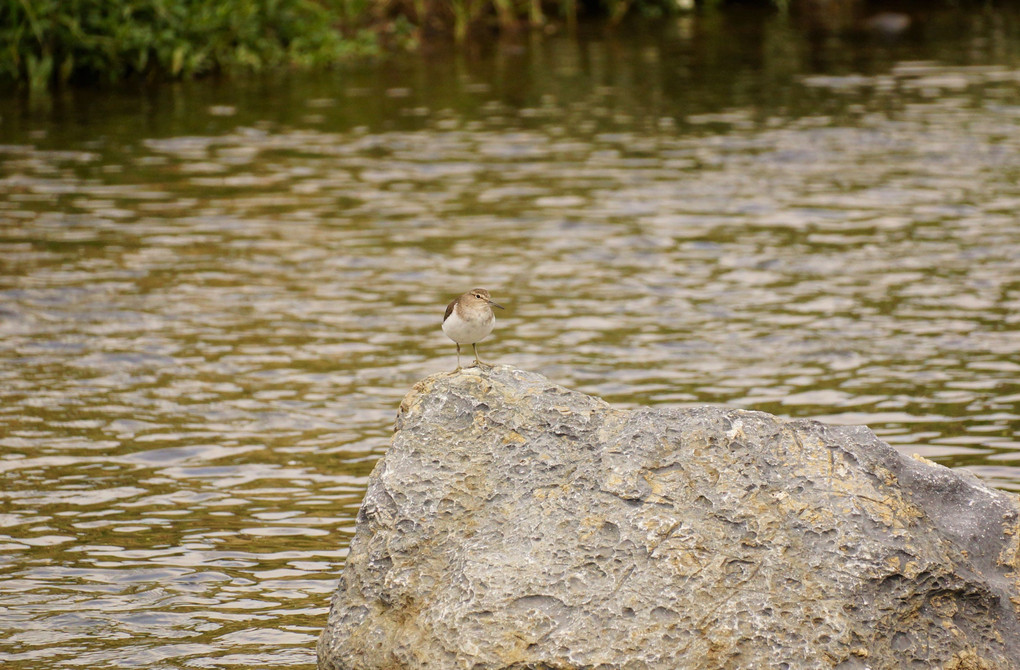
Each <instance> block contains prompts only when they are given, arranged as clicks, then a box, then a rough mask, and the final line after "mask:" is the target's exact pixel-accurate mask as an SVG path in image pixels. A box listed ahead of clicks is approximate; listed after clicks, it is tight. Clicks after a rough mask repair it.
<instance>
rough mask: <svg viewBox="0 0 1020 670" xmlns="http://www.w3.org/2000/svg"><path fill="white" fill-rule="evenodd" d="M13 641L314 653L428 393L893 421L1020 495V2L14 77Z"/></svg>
mask: <svg viewBox="0 0 1020 670" xmlns="http://www.w3.org/2000/svg"><path fill="white" fill-rule="evenodd" d="M0 144H2V146H0V226H2V227H0V300H2V302H0V476H2V480H0V481H2V492H0V665H3V667H4V668H5V669H10V670H24V669H28V668H147V669H163V668H252V667H258V668H304V669H311V668H313V667H314V642H315V639H316V637H317V635H318V632H319V630H320V629H321V627H322V626H323V624H324V623H325V614H326V611H327V606H328V598H329V595H330V593H331V592H332V590H333V589H334V587H335V585H336V579H337V575H338V573H339V571H340V570H341V568H342V566H343V562H344V557H345V555H346V546H347V543H348V540H349V538H350V536H351V534H352V532H353V529H354V518H355V514H356V512H357V509H358V505H359V503H360V500H361V496H362V494H363V491H364V487H365V484H366V479H367V476H368V473H369V472H370V471H371V469H372V467H373V465H374V464H375V462H376V461H377V460H378V459H379V457H380V456H381V455H382V454H383V453H384V452H385V449H386V446H387V441H388V437H389V435H390V433H391V430H392V421H393V418H394V416H395V412H396V407H397V405H398V403H399V401H400V399H401V397H402V396H403V395H404V394H405V393H406V392H407V390H408V389H409V388H410V386H411V385H412V384H413V383H414V382H415V381H417V380H418V379H420V378H422V377H424V376H426V375H428V374H431V373H435V372H439V371H444V370H451V369H452V368H453V367H454V365H455V357H454V347H453V345H452V343H451V342H449V341H448V340H447V339H446V338H445V337H444V336H443V334H442V332H441V331H440V329H439V323H440V320H441V318H442V314H443V309H444V307H445V305H446V303H447V302H448V301H449V300H450V299H451V298H452V297H454V296H455V295H457V294H458V293H460V292H462V291H464V290H466V289H468V288H471V287H473V286H483V287H486V288H488V289H489V290H490V291H492V293H493V297H494V298H495V299H496V300H497V301H498V302H500V303H501V304H503V305H504V306H505V307H506V312H505V313H500V314H499V315H498V316H499V319H500V320H499V323H498V324H497V330H496V332H495V333H494V335H493V336H492V337H491V338H490V339H488V340H486V341H485V342H484V343H483V344H482V345H481V346H480V351H481V353H482V355H483V357H484V358H486V359H489V360H492V361H497V362H500V363H509V364H513V365H516V366H519V367H522V368H526V369H529V370H533V371H538V372H541V373H543V374H545V375H547V376H548V377H550V378H551V379H552V380H553V381H555V382H558V383H561V384H564V385H566V386H569V387H572V388H575V389H579V390H581V391H584V392H587V393H593V394H598V395H600V396H602V397H604V398H606V399H607V400H608V401H610V402H612V403H615V404H617V405H620V406H624V407H629V406H637V405H657V406H688V405H698V404H704V403H709V404H715V405H722V406H729V407H740V408H749V409H759V410H765V411H768V412H773V413H776V414H780V415H783V416H789V417H816V418H820V419H822V420H825V421H829V422H833V423H865V424H867V425H869V426H871V427H872V429H874V430H875V431H876V433H877V434H878V435H879V436H880V437H882V438H883V439H884V440H886V441H888V442H889V443H891V444H893V445H894V446H896V447H897V448H898V449H900V450H902V451H903V452H904V453H908V454H909V453H919V454H922V455H924V456H927V457H929V458H932V459H934V460H936V461H938V462H941V463H943V464H945V465H948V466H950V467H954V468H962V469H967V470H969V471H971V472H973V473H975V474H977V475H978V476H980V477H982V478H984V479H985V480H986V481H988V482H989V483H990V484H991V485H994V486H997V487H1001V488H1004V489H1008V490H1013V491H1020V422H1018V415H1020V411H1018V410H1020V334H1018V333H1020V215H1018V214H1017V212H1018V210H1020V21H1018V15H1017V14H1016V13H1015V12H1014V13H1007V12H997V11H993V10H986V11H981V12H976V13H970V14H954V13H937V12H931V13H927V14H921V15H917V16H915V17H914V22H913V23H912V25H911V26H910V27H909V29H908V30H907V31H906V32H904V33H902V34H899V35H893V34H877V33H874V32H869V31H868V30H867V29H865V28H863V27H861V26H860V25H859V24H854V23H850V24H847V25H843V26H836V27H833V26H822V25H809V24H807V23H806V22H801V21H797V20H792V19H791V20H787V19H783V18H782V17H777V16H767V15H765V16H763V15H744V14H741V13H739V12H737V11H734V12H733V13H732V14H728V15H711V14H710V15H706V16H704V17H701V18H694V17H681V18H679V19H670V20H669V21H666V22H663V23H662V24H661V25H659V26H657V27H656V29H654V30H652V29H650V28H648V27H645V28H635V29H631V30H621V31H620V32H619V33H618V34H608V35H607V34H603V33H600V32H599V31H598V30H588V31H582V34H581V35H580V36H568V35H558V36H556V35H554V36H550V37H545V38H542V39H538V38H527V37H520V38H517V40H510V41H507V42H498V43H495V44H492V45H488V46H484V47H478V48H475V49H473V50H470V51H468V52H466V53H463V54H461V55H460V56H455V55H449V54H442V53H429V54H426V55H424V56H419V57H416V58H413V59H412V58H409V59H407V60H406V61H402V62H398V63H396V64H393V63H389V64H386V65H366V66H363V67H358V68H348V69H344V70H340V71H337V72H332V73H327V74H321V75H316V76H311V75H302V76H299V75H279V76H275V77H267V78H260V79H257V80H233V81H222V80H206V81H200V82H197V83H189V84H172V85H163V86H157V87H142V88H138V89H113V90H111V89H107V90H101V91H87V90H74V91H66V92H63V93H60V94H57V95H55V96H54V97H53V98H50V99H44V100H39V99H34V100H30V101H29V100H24V99H19V98H18V97H17V96H8V97H7V98H5V100H4V101H2V102H0Z"/></svg>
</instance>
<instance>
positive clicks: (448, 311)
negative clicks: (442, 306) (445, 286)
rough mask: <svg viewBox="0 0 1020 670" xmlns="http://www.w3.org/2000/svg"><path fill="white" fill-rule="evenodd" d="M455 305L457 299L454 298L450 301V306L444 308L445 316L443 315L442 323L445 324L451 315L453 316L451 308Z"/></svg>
mask: <svg viewBox="0 0 1020 670" xmlns="http://www.w3.org/2000/svg"><path fill="white" fill-rule="evenodd" d="M456 304H457V299H456V298H454V299H453V300H452V301H450V304H449V305H447V306H446V314H444V315H443V323H446V320H447V319H449V318H450V315H451V314H453V306H454V305H456Z"/></svg>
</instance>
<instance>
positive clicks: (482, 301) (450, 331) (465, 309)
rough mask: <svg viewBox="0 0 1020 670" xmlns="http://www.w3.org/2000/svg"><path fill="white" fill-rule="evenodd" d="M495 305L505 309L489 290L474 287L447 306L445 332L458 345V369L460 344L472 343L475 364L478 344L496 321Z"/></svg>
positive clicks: (458, 366) (479, 363) (444, 319)
mask: <svg viewBox="0 0 1020 670" xmlns="http://www.w3.org/2000/svg"><path fill="white" fill-rule="evenodd" d="M493 307H499V309H503V307H502V306H501V305H497V304H496V303H494V302H493V301H492V298H491V297H490V296H489V292H488V291H486V290H485V289H484V288H473V289H471V290H470V291H468V292H467V293H465V294H464V295H462V296H460V297H459V298H457V299H456V300H454V301H453V302H451V303H450V304H449V305H447V306H446V315H445V316H443V332H444V333H446V336H447V337H449V338H450V339H451V340H453V341H454V343H456V345H457V369H458V370H460V345H462V344H470V345H471V349H472V351H474V352H475V364H477V365H481V364H482V362H481V361H480V360H478V348H477V346H476V345H477V344H478V343H479V342H481V341H482V340H484V339H485V338H486V337H487V336H488V335H489V333H491V332H492V327H493V325H495V323H496V315H495V314H493V313H492V308H493Z"/></svg>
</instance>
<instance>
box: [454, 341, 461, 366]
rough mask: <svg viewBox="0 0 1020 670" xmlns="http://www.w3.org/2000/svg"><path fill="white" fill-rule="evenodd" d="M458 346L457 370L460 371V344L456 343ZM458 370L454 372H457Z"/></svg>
mask: <svg viewBox="0 0 1020 670" xmlns="http://www.w3.org/2000/svg"><path fill="white" fill-rule="evenodd" d="M454 344H456V345H457V370H460V342H454ZM457 370H454V372H456V371H457Z"/></svg>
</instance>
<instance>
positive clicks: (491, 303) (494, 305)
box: [489, 300, 503, 309]
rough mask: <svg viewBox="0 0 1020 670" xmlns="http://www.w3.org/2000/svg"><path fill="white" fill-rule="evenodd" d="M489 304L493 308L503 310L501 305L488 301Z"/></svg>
mask: <svg viewBox="0 0 1020 670" xmlns="http://www.w3.org/2000/svg"><path fill="white" fill-rule="evenodd" d="M489 304H490V305H492V306H493V307H499V308H500V309H503V305H497V304H496V303H494V302H492V301H491V300H490V301H489Z"/></svg>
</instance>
